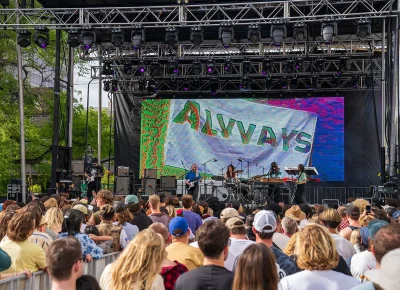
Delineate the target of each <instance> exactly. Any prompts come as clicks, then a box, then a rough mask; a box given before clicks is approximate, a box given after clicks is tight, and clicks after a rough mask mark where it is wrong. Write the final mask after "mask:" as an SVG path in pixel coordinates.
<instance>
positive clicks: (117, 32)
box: [111, 29, 125, 47]
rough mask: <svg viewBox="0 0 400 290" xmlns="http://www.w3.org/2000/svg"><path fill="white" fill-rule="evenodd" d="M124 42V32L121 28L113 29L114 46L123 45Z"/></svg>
mask: <svg viewBox="0 0 400 290" xmlns="http://www.w3.org/2000/svg"><path fill="white" fill-rule="evenodd" d="M124 42H125V40H124V32H123V31H122V30H121V29H113V30H112V31H111V43H112V44H113V45H114V47H121V46H122V45H123V44H124Z"/></svg>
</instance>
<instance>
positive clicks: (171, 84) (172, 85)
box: [169, 77, 178, 91]
mask: <svg viewBox="0 0 400 290" xmlns="http://www.w3.org/2000/svg"><path fill="white" fill-rule="evenodd" d="M169 88H170V90H171V91H176V90H177V89H178V84H177V82H176V78H175V77H171V79H170V81H169Z"/></svg>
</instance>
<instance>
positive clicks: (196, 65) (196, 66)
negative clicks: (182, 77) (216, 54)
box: [191, 60, 203, 75]
mask: <svg viewBox="0 0 400 290" xmlns="http://www.w3.org/2000/svg"><path fill="white" fill-rule="evenodd" d="M202 70H203V68H202V65H201V63H200V62H199V61H197V60H195V61H194V62H193V64H192V70H191V71H192V75H200V74H201V72H202Z"/></svg>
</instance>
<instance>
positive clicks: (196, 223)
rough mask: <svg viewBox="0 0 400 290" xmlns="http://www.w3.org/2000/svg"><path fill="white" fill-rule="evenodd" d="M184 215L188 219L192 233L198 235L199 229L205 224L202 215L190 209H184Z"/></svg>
mask: <svg viewBox="0 0 400 290" xmlns="http://www.w3.org/2000/svg"><path fill="white" fill-rule="evenodd" d="M183 217H184V218H185V220H186V221H187V223H188V225H189V228H190V229H191V230H192V233H193V234H194V235H196V231H197V229H198V228H199V227H200V226H201V225H202V224H203V221H202V219H201V217H200V216H199V215H198V214H197V213H195V212H192V211H188V210H184V211H183Z"/></svg>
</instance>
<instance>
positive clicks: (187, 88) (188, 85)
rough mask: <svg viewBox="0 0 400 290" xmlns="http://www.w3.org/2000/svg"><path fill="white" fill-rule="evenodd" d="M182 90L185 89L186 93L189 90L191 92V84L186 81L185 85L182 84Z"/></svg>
mask: <svg viewBox="0 0 400 290" xmlns="http://www.w3.org/2000/svg"><path fill="white" fill-rule="evenodd" d="M182 88H183V90H184V91H185V92H187V91H189V90H190V83H189V82H188V81H187V80H185V81H184V82H183V84H182Z"/></svg>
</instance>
